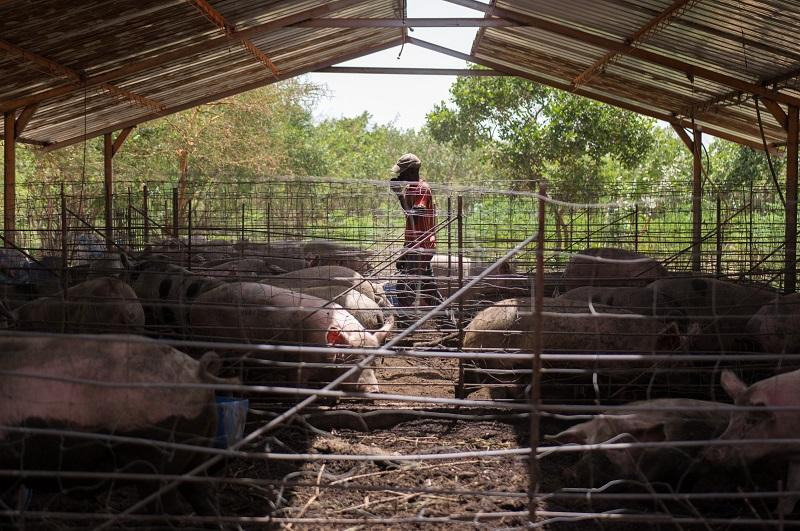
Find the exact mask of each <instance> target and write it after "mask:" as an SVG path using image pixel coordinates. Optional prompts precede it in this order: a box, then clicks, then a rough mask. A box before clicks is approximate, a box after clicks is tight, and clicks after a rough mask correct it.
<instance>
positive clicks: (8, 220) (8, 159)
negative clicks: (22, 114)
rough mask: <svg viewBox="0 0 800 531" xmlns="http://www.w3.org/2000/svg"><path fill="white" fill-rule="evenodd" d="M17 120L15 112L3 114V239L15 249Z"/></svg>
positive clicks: (8, 245) (6, 244)
mask: <svg viewBox="0 0 800 531" xmlns="http://www.w3.org/2000/svg"><path fill="white" fill-rule="evenodd" d="M15 123H16V119H15V117H14V111H9V112H6V113H4V114H3V132H4V133H5V140H4V141H3V238H5V246H6V247H13V245H14V242H15V240H16V237H15V236H16V228H17V216H16V208H17V207H16V203H17V201H16V193H17V191H16V180H17V165H16V147H17V140H16V135H15V134H14V125H15Z"/></svg>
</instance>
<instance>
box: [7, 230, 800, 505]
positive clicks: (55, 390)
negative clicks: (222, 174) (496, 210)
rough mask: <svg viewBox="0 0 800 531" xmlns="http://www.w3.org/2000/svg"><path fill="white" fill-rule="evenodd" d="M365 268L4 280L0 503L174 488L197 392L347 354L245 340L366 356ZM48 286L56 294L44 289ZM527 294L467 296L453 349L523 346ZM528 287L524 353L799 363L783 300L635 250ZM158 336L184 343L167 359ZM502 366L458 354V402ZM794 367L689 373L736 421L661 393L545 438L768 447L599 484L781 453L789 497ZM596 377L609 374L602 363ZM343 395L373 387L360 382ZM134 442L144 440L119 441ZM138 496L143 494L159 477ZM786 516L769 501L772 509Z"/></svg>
mask: <svg viewBox="0 0 800 531" xmlns="http://www.w3.org/2000/svg"><path fill="white" fill-rule="evenodd" d="M189 257H190V260H191V263H187V259H189ZM375 258H376V257H375V256H372V255H371V254H370V253H367V252H364V251H361V250H358V249H354V248H350V247H346V246H343V245H340V244H338V243H335V242H329V241H320V240H314V241H279V242H270V243H268V244H267V243H263V244H262V243H252V242H239V243H229V242H224V241H218V242H213V241H206V242H198V243H193V245H192V252H191V254H189V253H187V252H186V247H185V245H183V244H181V243H180V242H165V243H163V244H161V245H158V246H153V247H152V248H151V249H149V250H148V251H147V252H146V253H143V254H142V255H140V256H135V257H130V256H125V257H120V256H111V255H108V256H107V257H100V258H98V259H96V260H91V261H89V262H88V263H85V264H82V265H80V266H75V267H71V268H63V269H60V270H57V271H55V272H54V273H52V272H43V271H35V268H34V271H33V273H32V272H31V269H30V267H29V264H27V265H26V267H25V268H23V267H20V268H18V270H17V271H15V270H14V268H7V270H5V271H4V272H3V274H4V275H5V276H6V279H7V280H9V281H8V282H6V283H5V284H0V289H2V296H3V300H2V303H3V304H2V307H0V314H1V315H0V317H2V320H3V325H4V327H5V328H6V329H7V330H6V331H5V332H2V333H0V404H2V405H0V470H3V471H22V472H20V473H19V474H3V475H0V501H3V503H10V502H7V501H6V500H8V499H10V498H11V497H13V496H15V495H16V494H15V492H16V489H17V488H18V487H19V486H20V484H21V483H24V484H25V485H27V486H29V487H30V486H32V487H34V488H52V487H53V481H52V480H53V478H52V477H46V475H44V476H45V477H42V476H37V475H35V474H26V473H24V471H26V470H60V471H63V472H69V471H73V472H79V471H87V470H89V471H94V472H115V471H120V470H124V471H125V472H131V473H132V472H145V473H151V474H152V473H153V472H154V471H155V472H156V473H158V474H181V473H183V472H185V471H187V470H190V469H192V468H193V467H194V466H196V465H197V464H198V463H200V462H201V461H202V459H203V458H204V455H206V454H204V453H203V452H202V448H203V447H208V446H210V445H211V444H212V443H213V439H214V435H215V434H216V428H217V418H216V415H217V413H216V406H215V393H214V390H213V386H209V385H208V384H221V383H228V384H230V383H237V382H241V381H242V380H244V382H245V383H265V382H267V383H271V382H272V381H273V380H272V378H273V376H274V375H275V374H277V371H278V370H277V369H275V367H277V366H285V365H286V363H284V362H295V363H296V362H300V363H299V364H298V365H297V366H295V367H293V368H291V369H290V370H286V369H284V372H285V373H286V374H284V378H285V379H286V380H288V381H289V384H291V385H295V386H299V387H315V386H317V387H318V386H321V385H324V384H325V383H327V382H330V381H332V380H334V379H336V378H337V377H339V376H340V375H342V374H343V373H344V372H345V371H346V370H347V369H346V368H345V367H344V366H348V367H349V364H352V363H353V362H354V361H357V360H358V359H359V358H360V357H359V356H355V355H347V351H346V350H343V349H341V348H337V349H331V350H325V349H319V348H317V349H302V348H301V349H296V350H292V349H291V348H285V349H276V350H270V351H264V350H262V349H259V350H249V351H248V350H247V348H246V346H245V345H246V344H248V343H258V344H271V345H286V346H315V347H363V348H376V347H379V346H381V345H382V344H383V343H384V341H385V340H386V338H387V336H388V335H389V333H390V332H391V330H392V328H393V327H394V326H395V318H394V316H395V314H396V313H397V309H396V308H392V307H391V304H390V300H389V299H390V298H389V297H387V296H386V292H387V291H388V290H385V289H384V283H383V282H379V281H377V280H378V279H381V278H383V279H385V277H386V276H387V274H388V267H389V266H386V268H384V269H381V268H380V267H376V266H375V264H376V262H375ZM0 265H2V264H0ZM389 265H390V264H389ZM463 265H464V268H463V271H464V275H465V277H466V278H467V279H469V278H470V277H474V276H476V275H477V274H479V273H480V272H481V271H483V270H485V268H486V266H487V264H482V263H480V261H478V260H471V259H469V258H465V259H464V262H463ZM189 266H191V267H189ZM381 267H383V266H381ZM433 268H434V272H435V274H436V276H437V278H438V284H439V287H440V291H441V292H442V294H443V295H444V296H448V295H451V294H452V293H454V291H455V288H456V287H457V283H456V282H454V280H453V277H454V276H455V275H456V273H455V265H454V261H453V260H452V259H448V258H447V257H442V256H437V257H435V258H434V261H433ZM392 269H393V268H392ZM20 271H22V272H23V273H24V274H23V273H20ZM444 277H448V278H446V279H445V278H444ZM65 278H67V279H69V285H70V287H69V288H68V289H66V290H62V289H61V287H62V286H63V284H64V279H65ZM531 285H532V282H531V279H530V278H528V277H527V276H525V275H521V274H516V273H514V271H513V268H512V267H511V266H510V265H504V266H503V267H502V268H500V269H499V270H498V271H497V272H496V273H495V274H494V275H493V276H492V277H491V278H489V279H487V281H486V282H482V283H480V284H477V285H476V286H474V287H473V288H472V289H471V290H470V291H469V292H467V293H465V294H464V297H465V298H467V299H469V300H471V301H482V306H483V308H482V309H480V310H479V311H477V312H475V313H474V315H472V318H471V320H470V322H469V324H468V325H467V326H466V327H465V329H464V334H463V350H464V351H465V352H479V353H483V352H487V353H495V354H496V353H498V352H518V351H521V352H531V351H532V350H533V345H534V335H533V333H532V330H533V326H534V325H533V318H534V313H533V311H532V298H531V292H530V286H531ZM546 285H547V293H545V295H547V296H546V297H545V299H544V310H545V313H544V316H543V323H542V334H541V339H542V342H543V348H544V350H545V351H546V352H548V353H571V354H574V353H592V354H595V353H597V358H598V359H601V358H602V353H623V354H624V353H629V354H637V355H640V356H638V357H637V359H636V361H635V362H631V361H625V362H624V367H622V368H624V371H619V372H625V371H630V370H631V369H632V368H636V369H637V370H638V371H639V372H643V371H651V372H652V371H653V370H658V371H669V370H670V367H671V365H669V364H665V363H664V362H662V361H659V362H657V363H656V362H648V360H647V354H653V353H671V354H675V356H673V357H671V358H670V359H677V360H678V361H675V362H674V364H675V366H678V365H681V366H682V368H683V369H684V370H685V368H686V365H687V363H689V364H691V363H692V362H684V363H680V361H679V357H680V356H679V355H680V354H688V353H712V354H713V353H716V354H726V353H741V352H745V353H765V354H797V353H800V330H798V327H797V326H796V325H797V324H798V322H800V299H798V298H797V297H798V296H797V295H785V296H781V295H779V294H778V293H777V292H775V291H773V290H771V289H769V288H768V287H764V286H756V285H751V284H743V283H732V282H727V281H723V280H718V279H714V278H710V277H709V278H707V277H696V276H695V277H689V276H686V275H679V274H676V273H671V272H669V271H667V270H666V269H665V268H664V267H663V266H662V265H661V264H660V263H658V262H657V261H655V260H652V259H649V258H647V257H645V256H642V255H639V254H637V253H632V252H629V251H623V250H619V249H607V248H606V249H589V250H586V251H583V252H582V253H580V254H578V255H575V256H573V257H572V259H571V260H570V262H569V264H568V265H567V266H566V268H565V269H564V271H563V272H560V273H559V274H558V275H548V282H547V284H546ZM487 301H488V302H487ZM487 304H489V306H488V307H487ZM64 333H66V334H72V335H64ZM109 333H110V334H113V335H107V336H105V337H102V336H98V335H97V334H109ZM76 334H80V335H76ZM89 334H91V335H89ZM158 339H172V340H184V341H188V342H187V343H185V344H187V345H192V346H191V347H186V348H183V350H184V351H185V352H184V351H180V350H177V349H176V348H173V347H171V346H168V345H167V344H166V343H165V342H162V341H158ZM517 358H519V356H517V357H508V358H503V357H497V356H494V357H491V356H489V357H486V358H485V359H484V358H479V357H476V358H475V359H473V360H467V361H466V366H467V370H465V373H464V374H465V384H466V390H467V392H471V391H473V390H475V389H477V388H478V387H482V386H486V387H488V388H489V389H490V392H491V394H492V395H493V396H494V397H497V398H504V399H507V398H520V397H523V396H524V394H525V386H526V384H528V383H529V381H530V373H528V374H527V375H526V374H524V373H525V370H526V369H529V368H530V360H529V359H528V360H523V359H517ZM769 359H771V360H772V359H774V358H773V357H771V358H769ZM276 362H278V363H276ZM248 363H252V364H251V365H248ZM571 363H577V362H571V361H566V358H565V360H562V361H554V362H552V363H551V365H552V367H549V368H556V367H560V368H564V367H570V364H571ZM617 363H623V362H617ZM669 363H670V364H672V363H673V362H669ZM600 364H601V365H602V363H600ZM712 365H713V364H712ZM244 366H248V367H249V368H251V369H252V367H261V370H260V371H250V370H247V371H245V370H243V369H242V367H244ZM579 366H583V365H581V364H580V363H578V364H577V365H576V367H579ZM721 366H722V365H719V364H718V365H716V366H715V367H716V368H717V369H719V368H720V367H721ZM797 366H798V367H800V364H799V365H797ZM264 367H266V368H264ZM546 367H547V366H546ZM706 368H707V366H704V369H706ZM712 368H713V367H712ZM792 368H793V363H792V361H791V356H789V357H787V358H786V359H784V360H781V361H780V362H774V363H772V365H771V366H770V369H769V371H768V372H767V373H764V374H763V376H764V379H762V380H761V381H759V382H757V383H755V384H753V385H752V386H751V387H749V388H748V387H747V386H746V384H744V383H743V382H742V380H741V379H739V377H737V376H736V374H735V373H734V372H732V371H730V370H725V371H706V372H711V373H712V374H716V373H717V372H719V374H720V375H721V376H719V378H720V380H721V385H722V387H723V388H724V389H725V391H726V392H727V393H728V394H729V395H730V396H731V397H732V398H733V399H734V400H735V402H736V404H737V405H740V406H753V407H751V408H749V410H743V411H736V412H734V413H731V412H730V410H729V409H725V407H724V406H723V405H721V404H719V403H716V402H711V401H701V400H697V399H695V398H691V399H690V398H676V397H674V396H670V397H659V398H657V399H655V400H646V401H640V402H635V403H632V404H629V405H628V406H626V407H625V409H621V410H617V411H614V412H608V413H607V414H605V415H601V416H598V417H596V418H595V419H593V420H591V421H589V422H586V423H583V424H579V425H577V426H574V427H572V428H570V429H569V430H567V431H565V432H562V433H560V434H558V435H555V436H553V437H552V438H553V439H554V440H555V441H556V442H559V443H581V444H593V443H597V442H603V441H606V440H609V439H615V438H616V439H619V437H620V436H623V434H628V435H627V436H628V437H633V438H634V439H637V440H641V441H662V442H668V441H679V440H681V441H685V440H714V439H719V440H721V441H722V440H731V439H743V438H751V439H764V440H767V439H768V440H770V441H772V442H770V444H767V443H753V444H750V445H746V446H723V445H711V446H709V447H708V448H704V447H703V446H694V447H693V446H687V447H681V448H680V449H679V450H676V449H674V448H668V447H664V446H661V447H658V448H646V449H643V450H637V449H630V450H624V451H622V450H615V451H610V452H605V453H603V454H602V457H603V458H604V459H605V460H606V462H607V463H610V469H609V471H608V478H609V479H610V478H625V477H629V478H635V479H642V474H644V477H645V478H646V479H648V480H650V481H670V480H671V479H672V478H671V475H674V473H675V471H676V470H680V469H681V468H682V467H685V466H688V465H689V463H696V462H702V463H704V465H705V466H711V467H717V468H724V466H726V465H733V464H737V465H739V464H742V463H744V464H748V465H749V464H753V463H758V462H759V461H758V460H760V459H765V458H769V459H775V458H779V459H783V460H784V461H785V463H787V464H790V466H788V470H789V476H788V480H787V481H788V482H787V488H796V487H800V466H798V467H797V470H795V469H794V467H793V466H791V463H792V458H793V457H795V456H796V457H797V458H798V459H800V448H798V449H797V453H796V454H793V452H792V449H793V448H797V446H796V445H795V446H791V445H781V444H777V443H774V439H779V438H783V437H791V436H792V435H793V430H794V429H796V428H795V426H796V425H797V424H798V422H800V417H799V415H800V411H792V410H791V408H785V407H784V408H783V409H778V410H773V409H770V408H772V407H775V406H800V371H797V372H792ZM611 369H612V370H611V373H614V372H615V370H614V369H615V367H614V366H613V364H611ZM687 372H690V371H687ZM144 384H147V385H144ZM344 388H345V389H351V390H352V389H355V390H358V391H367V392H379V391H380V387H379V382H378V380H377V378H376V375H375V373H374V371H373V370H372V369H369V368H368V369H366V370H364V371H362V372H361V373H360V374H356V375H355V376H353V377H352V378H350V380H348V381H346V382H344ZM745 409H747V408H745ZM131 438H133V439H131ZM136 438H143V439H147V440H148V441H149V442H148V443H147V444H136V442H135V439H136ZM153 441H157V442H158V441H160V443H156V444H154V443H153ZM91 443H94V444H91ZM185 445H191V446H190V447H189V446H185ZM598 455H600V454H599V453H597V452H589V453H587V454H586V459H585V460H583V461H582V464H580V466H579V467H577V468H576V469H571V470H570V471H569V473H570V474H575V475H576V477H579V476H580V475H581V474H580V473H579V472H580V469H581V467H583V468H584V469H585V470H589V471H590V473H591V475H592V478H593V480H597V479H598V478H599V477H600V478H601V479H602V476H598V475H597V470H599V469H600V468H601V467H600V466H599V465H598V464H597V460H596V458H597V457H598ZM675 459H679V460H680V461H679V464H678V465H677V466H676V464H675ZM786 469H787V468H784V471H785V470H786ZM576 471H577V472H576ZM683 477H684V475H681V478H683ZM780 479H782V480H785V479H787V478H780ZM70 481H73V482H76V483H78V484H80V483H81V479H80V478H79V477H75V478H72V479H67V478H58V480H57V482H56V486H57V488H63V486H64V484H65V483H66V482H70ZM85 481H86V480H85V479H84V480H83V482H85ZM581 481H583V479H582V478H581ZM201 485H202V484H201V483H182V484H181V486H180V488H179V492H180V494H182V495H183V497H184V498H185V500H186V501H188V502H189V503H190V504H191V505H192V508H193V509H194V510H195V511H196V512H197V513H199V514H214V511H215V509H214V507H213V505H212V504H211V503H210V502H209V499H208V493H206V492H205V491H204V489H203V488H202V487H201ZM138 486H139V488H140V489H141V490H142V492H143V493H147V492H152V491H153V490H155V488H156V487H157V486H158V482H157V481H156V480H154V481H152V482H149V483H147V482H139V483H138ZM176 503H179V502H178V501H177V499H176V497H175V496H174V495H173V494H169V495H164V496H162V498H161V500H160V509H163V510H167V511H173V510H177V509H176V508H175V507H176V505H175V504H176ZM793 506H794V499H793V498H789V497H787V498H784V499H782V501H781V505H780V506H779V510H781V511H782V512H783V513H786V512H787V511H789V510H791V509H792V508H793ZM150 509H151V510H155V509H156V507H151V508H150Z"/></svg>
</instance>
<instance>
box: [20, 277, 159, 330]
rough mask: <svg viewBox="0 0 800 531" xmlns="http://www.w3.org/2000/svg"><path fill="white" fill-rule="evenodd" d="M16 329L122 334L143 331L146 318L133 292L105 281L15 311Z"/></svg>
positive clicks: (82, 285)
mask: <svg viewBox="0 0 800 531" xmlns="http://www.w3.org/2000/svg"><path fill="white" fill-rule="evenodd" d="M15 313H16V319H17V327H18V328H20V329H22V330H43V331H59V332H73V333H109V332H112V333H124V332H138V331H140V330H143V329H144V325H145V315H144V309H143V308H142V305H141V303H140V302H139V298H138V297H137V296H136V293H135V292H134V291H133V289H132V288H131V287H130V286H128V285H127V284H125V283H124V282H122V281H121V280H118V279H116V278H110V277H104V278H97V279H92V280H87V281H86V282H81V283H80V284H78V285H76V286H73V287H71V288H69V289H67V291H66V296H65V295H64V294H63V293H61V294H58V295H55V296H52V297H42V298H39V299H36V300H34V301H31V302H29V303H27V304H25V305H23V306H20V307H19V308H17V310H16V312H15Z"/></svg>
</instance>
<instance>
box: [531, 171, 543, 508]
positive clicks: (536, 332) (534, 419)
mask: <svg viewBox="0 0 800 531" xmlns="http://www.w3.org/2000/svg"><path fill="white" fill-rule="evenodd" d="M546 193H547V189H546V188H545V185H544V184H543V183H540V184H539V220H538V221H539V223H538V227H537V231H538V232H537V238H536V288H535V289H534V293H533V300H532V302H533V330H532V332H533V360H532V362H531V394H530V405H531V413H530V432H529V433H530V440H529V446H530V449H531V454H530V456H529V457H528V474H529V478H528V518H529V521H530V522H531V523H534V522H536V511H537V496H538V494H539V487H540V481H541V474H540V471H539V460H538V459H536V449H537V448H538V447H539V439H540V432H541V419H540V415H541V413H540V412H539V409H540V408H541V401H542V384H541V372H542V350H543V346H544V341H543V339H542V336H543V329H544V328H543V316H542V313H543V311H544V233H545V222H546V218H545V207H546V203H545V194H546Z"/></svg>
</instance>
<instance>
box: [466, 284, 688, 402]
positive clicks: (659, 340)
mask: <svg viewBox="0 0 800 531" xmlns="http://www.w3.org/2000/svg"><path fill="white" fill-rule="evenodd" d="M544 311H545V312H547V313H550V314H551V315H545V316H544V317H543V330H544V334H543V338H542V341H543V348H544V349H545V350H548V351H565V352H589V353H595V352H599V353H602V352H609V351H610V352H622V353H648V352H656V351H672V350H675V349H677V348H679V347H681V337H680V334H679V333H678V329H677V326H676V325H675V324H674V323H673V322H664V321H662V320H661V319H659V318H648V317H645V316H637V315H634V314H632V313H631V312H627V311H625V310H621V309H618V308H612V307H609V306H603V305H600V304H597V305H594V313H590V312H589V310H587V308H586V304H585V303H583V302H578V301H573V300H568V299H558V298H556V299H552V298H545V299H544ZM533 317H534V314H533V306H532V302H531V299H529V298H515V299H507V300H504V301H500V302H498V303H495V304H494V305H492V306H490V307H489V308H486V309H485V310H482V311H481V312H479V313H478V315H476V316H475V318H474V319H473V320H472V321H471V322H470V323H469V325H467V327H466V329H465V335H464V350H465V351H466V352H469V351H489V352H497V351H500V350H512V351H521V352H528V353H530V352H533V347H534V344H533V341H534V334H533ZM600 358H602V356H600ZM472 363H473V364H474V365H475V366H476V367H479V368H484V369H498V370H519V369H530V367H531V363H530V361H529V360H504V359H492V360H478V359H476V360H473V362H472ZM576 363H578V364H579V365H578V366H580V362H576ZM594 363H596V362H592V364H594ZM556 365H557V366H558V367H562V368H563V367H568V366H573V365H574V364H571V363H569V362H559V363H557V364H556ZM618 365H620V367H621V368H625V369H634V368H652V367H653V366H654V363H650V362H646V361H644V362H643V361H639V362H635V363H634V362H625V363H624V364H618ZM464 378H465V383H468V384H470V385H471V386H474V385H475V384H478V385H481V384H485V383H495V384H501V385H500V387H495V388H492V389H490V391H491V392H492V395H493V396H498V397H506V396H512V397H514V396H520V391H521V388H520V386H519V384H521V383H522V378H521V377H520V375H518V374H511V375H508V374H485V373H475V372H474V371H469V370H468V371H465V376H464ZM474 389H475V388H474V387H471V388H470V389H469V390H470V391H473V390H474Z"/></svg>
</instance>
